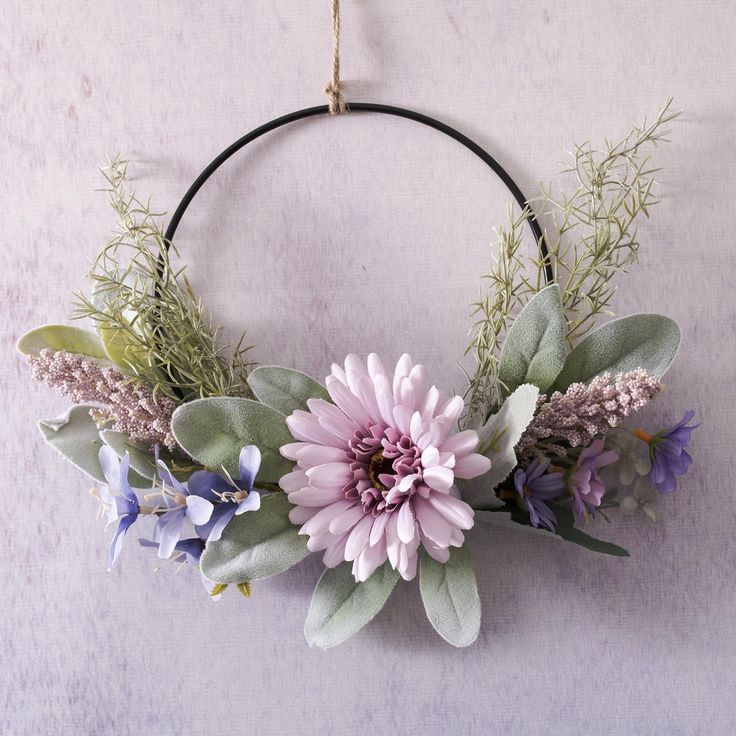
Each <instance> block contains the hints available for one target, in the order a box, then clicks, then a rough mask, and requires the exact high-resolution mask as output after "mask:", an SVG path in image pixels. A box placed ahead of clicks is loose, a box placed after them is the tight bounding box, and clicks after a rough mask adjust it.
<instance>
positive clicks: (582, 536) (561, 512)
mask: <svg viewBox="0 0 736 736" xmlns="http://www.w3.org/2000/svg"><path fill="white" fill-rule="evenodd" d="M549 506H550V508H551V509H552V510H553V511H554V512H555V516H557V531H556V533H552V532H550V531H548V530H547V529H538V528H536V527H533V526H531V525H530V524H529V519H528V517H527V516H526V514H524V513H523V512H522V511H517V510H514V511H476V512H475V519H476V521H480V522H485V523H488V524H494V525H496V526H503V527H506V528H507V529H514V530H515V531H522V532H527V533H531V534H536V535H537V536H544V537H547V539H556V540H562V541H565V542H570V543H571V544H577V545H578V546H579V547H585V548H586V549H589V550H591V551H592V552H598V553H600V554H604V555H612V556H614V557H629V553H628V551H627V550H625V549H624V548H623V547H619V546H618V545H617V544H613V543H612V542H605V541H603V540H602V539H596V538H595V537H591V536H590V535H589V534H586V533H585V532H584V531H581V530H580V529H578V528H577V527H575V526H574V518H573V515H572V511H571V510H570V509H568V508H565V507H564V506H559V505H557V504H553V503H550V504H549Z"/></svg>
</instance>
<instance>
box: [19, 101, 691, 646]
mask: <svg viewBox="0 0 736 736" xmlns="http://www.w3.org/2000/svg"><path fill="white" fill-rule="evenodd" d="M674 117H675V113H673V112H671V111H670V105H669V103H668V104H667V105H666V106H665V107H664V108H663V110H662V111H661V112H660V113H659V115H658V116H657V117H656V119H655V120H654V122H653V123H651V124H646V123H645V124H644V125H643V126H641V127H637V128H635V129H633V130H632V131H631V133H629V135H627V136H626V137H625V138H624V139H623V140H622V141H621V142H619V143H617V144H608V145H607V146H606V147H605V148H604V149H603V150H597V149H594V148H593V147H592V146H591V145H589V144H587V145H585V146H579V147H577V148H576V149H575V151H574V153H573V159H572V163H571V165H570V167H569V168H568V169H567V170H566V171H565V172H563V173H562V174H561V175H560V177H559V178H558V179H557V180H556V181H555V182H554V184H553V185H551V186H549V187H546V188H543V190H542V192H543V193H542V195H541V197H540V203H541V204H540V206H539V208H538V209H539V211H540V214H539V216H538V217H539V219H540V221H542V222H544V223H545V224H546V228H545V241H546V243H547V247H548V249H549V256H548V257H547V258H545V257H543V256H537V255H533V256H529V255H525V254H524V250H523V248H522V232H521V230H522V226H523V224H524V223H525V221H526V220H527V219H529V218H530V217H532V213H531V210H530V209H526V210H524V211H523V212H522V213H521V214H514V213H513V212H510V214H509V223H508V225H506V226H505V227H502V228H500V229H499V238H498V243H497V255H496V257H495V258H494V261H493V264H492V267H491V271H490V273H489V274H488V288H487V290H486V291H485V292H484V294H483V295H482V298H481V299H480V300H479V301H478V303H477V304H476V305H475V315H476V323H475V325H474V327H473V329H472V332H471V342H470V345H469V348H468V351H469V353H471V354H472V355H473V356H474V358H475V371H474V373H473V374H472V375H469V376H468V386H467V390H466V392H465V393H464V395H462V396H460V395H448V394H445V393H444V392H443V391H441V390H440V389H438V388H437V387H435V386H434V385H433V383H432V380H431V378H430V376H429V375H427V372H426V370H425V369H424V367H423V366H422V365H421V364H418V363H415V362H414V361H413V360H412V359H411V358H410V357H409V356H408V355H402V356H401V357H400V358H399V360H398V361H397V362H396V363H395V364H393V363H387V362H384V361H383V360H382V359H381V358H380V357H379V356H378V355H376V354H373V353H371V354H369V355H367V356H366V357H365V358H363V357H359V356H358V355H348V356H347V358H345V360H344V362H343V363H342V364H333V365H332V368H331V371H330V375H329V376H327V378H326V380H325V381H324V383H320V382H318V381H316V380H314V379H312V378H310V377H309V376H307V375H305V374H303V373H301V372H298V371H296V370H292V369H289V368H283V367H275V366H256V365H254V364H253V363H251V362H250V361H248V360H247V359H246V358H247V357H248V348H243V341H242V340H241V342H240V344H239V345H238V346H237V348H236V349H235V350H234V353H233V355H232V356H230V357H227V356H225V355H224V353H223V351H222V348H221V347H219V345H218V330H217V329H216V328H215V327H214V326H213V325H212V324H211V322H210V320H209V318H208V316H207V313H206V312H205V310H204V308H203V306H202V304H201V302H200V301H199V300H198V299H197V298H196V297H195V295H194V294H193V292H192V289H191V288H190V285H189V283H188V281H187V279H186V275H185V272H184V270H183V269H177V268H175V267H174V266H173V264H172V262H171V257H170V254H171V253H173V252H174V245H173V244H172V243H168V242H166V240H165V238H164V236H163V234H162V233H163V231H162V226H161V216H160V215H156V214H155V213H153V212H152V211H151V210H150V208H149V206H148V205H147V204H144V203H142V202H140V201H139V200H138V199H137V198H136V197H135V195H133V194H131V193H130V192H128V190H127V188H126V183H125V180H126V165H125V163H124V162H122V161H119V160H116V161H113V162H111V164H110V166H109V168H108V169H106V170H105V175H106V177H107V185H108V186H107V191H108V194H109V198H110V203H111V204H112V206H113V208H114V210H115V212H116V213H117V215H118V230H117V232H116V235H115V237H114V239H113V240H112V241H111V242H110V243H109V244H108V245H107V246H105V248H104V249H103V250H102V252H101V254H100V255H99V257H98V259H97V260H96V262H95V264H94V266H93V268H92V271H91V281H92V290H91V294H90V295H81V294H80V295H78V296H77V299H76V310H75V313H74V316H75V317H79V318H88V319H90V320H91V321H92V323H93V325H94V327H95V329H94V330H86V329H82V328H79V327H71V326H63V325H46V326H43V327H39V328H37V329H34V330H32V331H31V332H28V333H27V334H25V335H24V336H23V337H22V338H21V339H20V340H19V343H18V348H19V350H20V351H21V352H22V353H23V354H24V355H26V356H27V360H28V363H29V364H30V367H31V373H32V376H33V378H34V379H36V380H37V381H40V382H42V383H45V384H46V385H48V386H50V387H52V388H55V389H56V390H57V391H59V392H60V393H61V394H62V395H64V396H65V397H67V398H68V399H70V400H71V402H72V403H73V406H72V407H71V408H70V410H69V411H68V412H67V413H66V414H65V415H64V416H62V417H60V418H58V419H54V420H48V421H42V422H40V424H39V427H40V430H41V433H42V434H43V436H44V438H45V439H46V441H47V442H48V443H49V444H50V445H51V446H52V447H54V448H55V449H56V450H57V451H58V452H59V453H61V455H63V456H64V457H65V458H67V459H68V460H70V461H71V462H72V463H74V465H76V466H77V467H78V468H79V469H80V470H82V471H83V472H84V473H86V474H87V475H88V476H90V477H91V478H92V479H93V480H94V481H95V484H96V487H95V489H94V490H93V493H94V495H95V496H96V497H97V499H98V500H99V503H100V505H101V509H102V512H103V513H104V516H105V518H106V519H107V522H108V525H112V526H114V533H113V535H112V541H111V545H110V551H109V567H110V568H112V567H113V566H114V565H115V563H116V560H117V559H118V556H119V555H120V552H121V549H122V546H123V542H124V540H125V538H126V536H129V535H130V530H131V529H132V528H135V529H136V530H138V529H140V535H141V537H142V538H141V539H140V542H141V544H142V545H144V546H146V547H151V548H154V549H156V550H157V554H158V557H159V558H162V559H173V560H176V561H177V562H180V563H182V564H186V565H190V566H191V567H193V568H195V569H196V570H197V571H198V572H199V574H200V576H201V579H202V582H203V584H204V586H205V588H206V589H207V590H208V591H209V593H210V595H211V596H212V597H213V598H218V597H220V596H221V595H222V594H223V592H224V591H225V589H226V588H227V587H228V586H236V587H237V588H238V589H239V590H240V592H241V593H242V594H243V595H245V596H249V595H250V594H251V585H252V583H254V582H255V581H260V580H262V579H264V578H267V577H269V576H272V575H275V574H277V573H280V572H282V571H284V570H286V569H288V568H290V567H292V566H293V565H295V564H297V563H298V562H300V561H301V560H302V559H303V558H304V557H306V556H307V555H308V554H309V553H311V552H320V553H322V560H323V562H324V566H325V570H324V573H323V575H322V577H321V578H320V580H319V582H318V583H317V587H316V589H315V592H314V596H313V598H312V602H311V606H310V608H309V613H308V616H307V621H306V625H305V634H306V638H307V640H308V641H309V643H310V644H311V645H316V646H319V647H323V648H327V647H331V646H334V645H336V644H339V643H340V642H342V641H344V640H345V639H347V638H348V637H350V636H351V635H352V634H354V633H355V632H356V631H358V630H359V629H360V628H362V627H363V626H364V625H365V624H366V623H367V622H369V621H370V620H371V619H372V618H373V617H374V616H375V615H376V613H378V611H380V610H381V608H382V607H383V605H384V603H385V602H386V600H387V599H388V597H389V595H390V594H391V592H392V590H393V588H394V587H395V586H396V584H397V582H398V581H399V579H400V578H401V579H403V580H405V581H410V580H413V579H414V578H415V577H418V578H419V587H420V591H421V596H422V599H423V602H424V606H425V608H426V612H427V616H428V618H429V620H430V622H431V624H432V626H433V627H434V628H435V629H436V630H437V632H438V633H439V634H440V635H441V636H442V637H443V638H444V639H445V640H447V641H448V642H450V643H451V644H453V645H455V646H467V645H469V644H470V643H472V642H473V641H474V640H475V639H476V637H477V635H478V631H479V625H480V600H479V596H478V591H477V586H476V581H475V575H474V572H473V566H472V562H471V559H470V556H469V554H468V550H467V546H466V545H465V541H466V535H467V534H468V533H471V532H473V533H474V532H476V530H477V532H478V533H481V534H482V533H489V530H491V533H492V529H493V526H494V525H495V526H499V525H500V526H504V527H507V528H513V529H518V530H524V531H527V532H532V533H536V534H539V535H543V536H544V537H546V538H547V539H550V540H563V541H567V542H570V543H573V544H576V545H580V546H582V547H585V548H587V549H589V550H593V551H596V552H600V553H603V554H609V555H622V556H626V555H628V553H627V552H626V551H625V550H624V549H622V548H621V547H619V546H617V545H615V544H612V543H609V542H605V541H602V540H599V539H596V538H594V537H593V536H591V535H590V534H589V533H588V531H589V530H587V529H586V527H587V524H588V522H589V520H590V519H591V518H593V517H596V516H600V517H603V518H606V519H608V518H609V515H610V514H611V513H615V512H616V511H617V510H618V511H620V512H621V513H624V514H633V513H636V512H639V511H641V512H642V513H644V514H645V515H646V516H648V517H649V518H650V519H651V520H652V521H655V520H656V519H657V517H658V514H659V511H658V510H657V507H656V504H655V501H656V499H657V497H659V496H660V495H669V494H671V493H672V492H673V491H674V490H675V489H676V487H677V481H678V478H679V477H681V476H682V475H684V474H685V473H686V471H687V470H688V468H689V466H690V464H691V458H690V455H689V454H688V452H687V447H688V443H689V440H690V435H691V432H692V430H693V429H694V428H695V426H697V425H693V424H692V423H691V422H692V419H693V412H692V411H689V412H687V413H685V415H684V417H683V418H682V419H681V420H680V421H679V422H675V423H673V425H672V426H671V427H666V428H664V429H657V431H652V430H651V429H643V428H640V427H639V425H638V424H637V423H636V422H635V420H634V415H635V414H636V412H638V411H639V410H640V409H641V408H642V407H644V406H645V405H646V404H648V403H649V402H650V401H653V400H655V399H657V398H658V397H659V396H660V395H661V394H662V389H663V385H662V383H661V379H662V376H663V375H664V374H665V372H666V371H667V369H668V367H669V366H670V364H671V362H672V361H673V359H674V357H675V354H676V353H677V350H678V346H679V342H680V332H679V329H678V327H677V325H676V324H675V323H674V322H673V321H672V320H671V319H669V318H667V317H664V316H661V315H656V314H636V315H633V316H629V317H624V318H619V319H614V320H611V321H608V322H606V323H605V324H603V325H602V326H596V323H597V321H598V320H599V319H600V318H601V317H603V316H612V315H611V312H610V302H611V299H612V296H613V293H614V289H615V286H614V281H615V278H616V276H617V275H618V274H619V273H621V272H624V271H626V270H627V268H628V267H629V266H631V265H632V264H634V263H635V262H636V259H637V252H638V248H639V243H638V240H637V229H636V225H637V221H638V219H639V218H640V216H647V215H648V211H649V209H650V207H651V206H652V205H653V204H654V203H655V194H654V179H653V175H654V169H653V168H652V165H651V161H650V158H649V154H648V152H647V151H648V150H649V148H650V147H651V145H652V144H654V143H656V142H658V141H662V140H664V137H663V136H664V126H665V125H666V123H668V122H669V121H670V120H672V119H673V118H674ZM569 180H572V181H574V182H575V186H574V188H573V190H572V191H569V190H568V191H567V192H566V190H565V187H564V185H565V183H566V182H567V181H569ZM549 265H551V266H552V268H553V269H554V276H555V278H554V281H553V282H552V283H551V284H549V285H547V284H546V283H545V278H544V276H545V268H547V267H548V266H549ZM149 521H150V523H146V522H149Z"/></svg>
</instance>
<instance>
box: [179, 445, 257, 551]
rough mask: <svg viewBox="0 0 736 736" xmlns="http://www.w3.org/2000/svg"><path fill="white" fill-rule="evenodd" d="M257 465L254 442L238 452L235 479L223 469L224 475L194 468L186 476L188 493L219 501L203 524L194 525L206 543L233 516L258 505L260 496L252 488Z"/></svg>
mask: <svg viewBox="0 0 736 736" xmlns="http://www.w3.org/2000/svg"><path fill="white" fill-rule="evenodd" d="M260 467H261V452H260V450H259V449H258V448H257V447H256V446H255V445H247V446H246V447H244V448H243V449H242V450H241V451H240V476H239V477H238V478H237V479H234V478H232V477H231V476H230V475H229V474H228V473H227V472H224V471H223V472H224V475H220V474H218V473H212V472H210V471H208V470H198V471H196V472H195V473H193V474H192V475H191V476H190V477H189V481H188V486H189V492H190V493H196V494H198V495H200V496H204V497H205V498H209V497H210V495H214V496H215V498H216V499H217V500H218V501H219V503H216V504H215V507H214V509H213V511H212V515H211V516H210V518H209V520H208V521H207V523H206V524H204V525H201V526H199V527H198V528H197V533H198V534H200V536H202V537H203V538H204V539H206V540H207V541H208V542H216V541H217V540H218V539H219V538H220V537H221V536H222V531H223V529H224V528H225V527H226V526H227V525H228V523H229V521H230V520H231V519H232V518H233V516H239V515H240V514H244V513H245V512H246V511H258V509H259V508H261V495H260V494H259V493H258V491H254V490H253V483H254V481H255V479H256V475H257V474H258V470H259V469H260Z"/></svg>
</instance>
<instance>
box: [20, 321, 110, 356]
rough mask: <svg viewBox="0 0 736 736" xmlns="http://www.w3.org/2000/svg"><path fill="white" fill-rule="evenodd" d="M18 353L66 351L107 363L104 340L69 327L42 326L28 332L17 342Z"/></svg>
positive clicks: (90, 333) (87, 331)
mask: <svg viewBox="0 0 736 736" xmlns="http://www.w3.org/2000/svg"><path fill="white" fill-rule="evenodd" d="M16 347H17V349H18V352H20V353H23V355H37V354H38V353H40V352H41V351H42V350H44V349H46V348H48V349H49V350H64V351H66V352H67V353H75V354H76V355H84V356H86V357H88V358H92V359H94V360H104V361H107V354H106V353H105V348H104V347H103V345H102V340H100V338H99V337H98V336H97V334H96V333H94V332H91V331H90V330H83V329H82V328H81V327H71V326H69V325H42V326H41V327H36V328H35V329H33V330H30V331H29V332H26V333H25V335H23V336H22V337H21V338H20V339H19V340H18V342H17V344H16Z"/></svg>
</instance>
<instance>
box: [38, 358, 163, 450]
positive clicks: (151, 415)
mask: <svg viewBox="0 0 736 736" xmlns="http://www.w3.org/2000/svg"><path fill="white" fill-rule="evenodd" d="M28 363H29V364H30V366H31V375H32V376H33V378H34V379H35V380H36V381H40V382H42V383H45V384H46V385H47V386H50V387H51V388H54V389H56V390H57V391H58V392H59V393H60V394H61V395H62V396H65V397H66V398H68V399H70V400H71V401H73V402H74V403H75V404H98V405H99V406H100V409H99V411H98V410H95V411H94V412H93V416H94V418H95V419H96V420H103V421H104V420H109V421H111V422H112V429H114V430H116V431H118V432H125V433H127V434H128V435H129V436H130V438H131V439H132V440H134V441H135V442H147V443H150V444H151V445H154V444H156V443H159V444H162V445H165V446H166V447H168V448H169V449H170V450H172V449H174V448H175V447H176V441H175V440H174V436H173V435H172V434H171V415H172V414H173V413H174V409H176V404H175V403H174V402H173V401H172V400H171V399H169V398H167V397H166V396H160V395H159V396H155V397H154V395H153V390H152V389H151V387H150V386H148V385H147V384H145V383H142V382H135V381H131V379H130V378H128V377H127V376H126V375H125V374H123V373H121V372H120V371H117V370H115V369H114V368H104V367H102V366H100V365H99V364H98V363H96V362H95V361H93V360H90V359H89V358H85V357H84V356H83V355H77V354H75V353H68V352H66V351H64V350H49V349H48V348H47V349H44V350H41V352H40V353H39V354H38V355H29V356H28Z"/></svg>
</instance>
